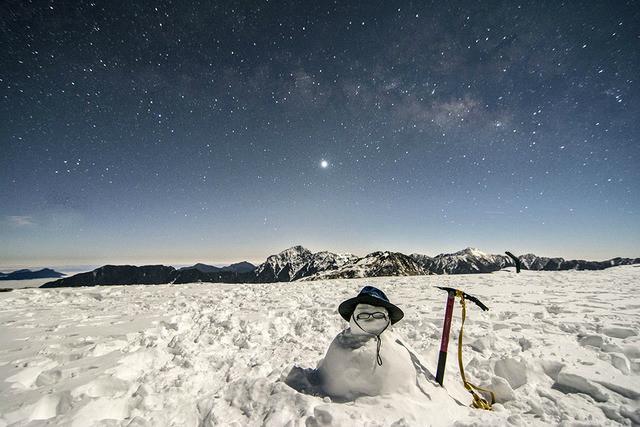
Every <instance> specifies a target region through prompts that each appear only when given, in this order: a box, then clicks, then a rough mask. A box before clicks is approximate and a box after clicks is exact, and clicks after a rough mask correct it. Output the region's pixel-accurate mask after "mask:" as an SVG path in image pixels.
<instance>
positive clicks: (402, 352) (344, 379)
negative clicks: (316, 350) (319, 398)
mask: <svg viewBox="0 0 640 427" xmlns="http://www.w3.org/2000/svg"><path fill="white" fill-rule="evenodd" d="M338 312H339V313H340V316H342V318H343V319H345V320H346V321H347V322H349V328H347V329H345V330H343V331H342V332H340V333H339V334H338V335H337V336H336V337H335V338H334V340H333V341H332V342H331V345H330V346H329V349H328V350H327V354H326V356H325V358H324V359H323V360H322V361H321V362H320V365H319V367H318V374H319V380H320V383H321V387H322V390H323V391H324V393H325V394H327V395H329V396H331V397H334V398H339V399H346V400H352V399H355V398H357V397H360V396H378V395H382V394H387V393H396V392H410V391H411V390H413V389H414V388H415V386H416V381H417V373H416V368H415V367H414V363H413V362H412V358H411V355H410V353H409V351H408V349H407V348H406V347H405V346H404V345H402V343H401V341H400V340H398V339H397V337H396V336H395V335H394V334H393V332H392V331H391V327H392V325H394V324H395V323H397V322H399V321H400V320H401V319H402V318H403V317H404V313H403V312H402V310H401V309H400V308H398V307H397V306H395V305H394V304H392V303H391V302H390V301H389V299H388V298H387V296H386V295H385V294H384V292H382V291H381V290H380V289H377V288H375V287H373V286H365V287H364V288H362V290H361V291H360V293H359V294H358V295H357V296H356V297H354V298H350V299H348V300H346V301H344V302H342V303H341V304H340V306H339V307H338Z"/></svg>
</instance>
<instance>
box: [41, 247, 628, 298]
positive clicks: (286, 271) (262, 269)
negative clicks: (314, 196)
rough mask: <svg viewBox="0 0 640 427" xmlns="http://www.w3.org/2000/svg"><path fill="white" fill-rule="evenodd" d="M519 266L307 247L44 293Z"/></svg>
mask: <svg viewBox="0 0 640 427" xmlns="http://www.w3.org/2000/svg"><path fill="white" fill-rule="evenodd" d="M517 259H518V260H519V262H520V264H521V268H522V269H525V270H546V271H556V270H602V269H605V268H608V267H613V266H616V265H628V264H640V258H634V259H632V258H613V259H610V260H607V261H584V260H565V259H564V258H547V257H539V256H537V255H534V254H526V255H521V256H519V257H517ZM514 265H515V262H514V260H513V259H512V258H510V257H509V256H506V255H491V254H486V253H484V252H482V251H479V250H478V249H475V248H466V249H463V250H461V251H458V252H454V253H451V254H440V255H436V256H434V257H430V256H427V255H422V254H416V253H414V254H411V255H405V254H402V253H400V252H389V251H384V252H383V251H377V252H372V253H370V254H367V255H365V256H363V257H359V256H357V255H353V254H349V253H338V254H336V253H332V252H327V251H321V252H315V253H313V252H311V251H310V250H308V249H306V248H304V247H302V246H293V247H291V248H288V249H286V250H284V251H282V252H280V253H278V254H275V255H271V256H269V257H268V258H267V259H266V261H265V262H263V263H262V264H260V265H257V266H254V265H253V264H251V263H249V262H246V261H243V262H240V263H236V264H231V265H229V266H226V267H214V266H211V265H207V264H200V263H199V264H195V265H193V266H191V267H183V268H180V269H175V268H174V267H171V266H164V265H144V266H140V267H137V266H132V265H105V266H102V267H100V268H97V269H95V270H93V271H90V272H87V273H80V274H76V275H74V276H71V277H65V278H62V279H58V280H55V281H52V282H47V283H45V284H44V285H42V286H41V288H57V287H75V286H96V285H130V284H164V283H174V284H182V283H194V282H214V283H215V282H217V283H271V282H291V281H311V280H323V279H338V278H343V279H350V278H358V277H376V276H418V275H427V274H474V273H490V272H493V271H498V270H501V269H503V268H505V267H512V266H514Z"/></svg>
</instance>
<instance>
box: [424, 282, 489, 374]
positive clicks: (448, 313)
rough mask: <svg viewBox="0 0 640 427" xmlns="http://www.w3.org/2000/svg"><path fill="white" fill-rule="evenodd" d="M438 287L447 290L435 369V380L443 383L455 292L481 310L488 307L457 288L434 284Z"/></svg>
mask: <svg viewBox="0 0 640 427" xmlns="http://www.w3.org/2000/svg"><path fill="white" fill-rule="evenodd" d="M436 287H437V288H438V289H442V290H443V291H446V292H447V308H446V310H445V313H444V324H443V326H442V339H441V341H440V354H439V356H438V370H437V371H436V381H437V382H438V384H440V385H443V381H444V369H445V365H446V363H447V348H448V347H449V332H450V331H451V318H452V317H453V304H454V302H455V298H456V294H457V293H458V292H459V293H460V294H462V297H463V298H464V299H467V300H469V301H472V302H473V303H474V304H476V305H477V306H478V307H480V308H481V309H482V310H484V311H487V310H489V308H488V307H487V306H486V305H484V304H483V303H482V302H481V301H480V300H479V299H478V298H476V297H474V296H473V295H469V294H467V293H465V292H462V291H460V290H458V289H454V288H447V287H444V286H436Z"/></svg>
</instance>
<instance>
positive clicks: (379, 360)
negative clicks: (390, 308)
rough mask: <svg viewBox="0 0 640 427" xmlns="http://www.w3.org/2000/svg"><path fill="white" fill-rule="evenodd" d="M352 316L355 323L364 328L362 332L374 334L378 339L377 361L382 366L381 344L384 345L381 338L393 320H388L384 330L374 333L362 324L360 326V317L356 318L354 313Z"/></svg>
mask: <svg viewBox="0 0 640 427" xmlns="http://www.w3.org/2000/svg"><path fill="white" fill-rule="evenodd" d="M351 317H352V318H353V321H354V322H355V324H356V325H358V328H360V329H361V330H362V332H364V333H365V334H367V335H373V336H374V337H376V341H377V343H376V362H377V363H378V366H382V357H380V346H381V345H382V341H381V340H380V335H382V333H383V332H384V331H386V330H387V328H388V327H389V325H390V324H391V320H388V321H387V324H386V325H385V326H384V328H382V330H381V331H380V332H379V333H378V334H372V333H371V332H369V331H365V330H364V328H363V327H362V326H360V323H358V319H356V316H355V315H353V314H352V315H351Z"/></svg>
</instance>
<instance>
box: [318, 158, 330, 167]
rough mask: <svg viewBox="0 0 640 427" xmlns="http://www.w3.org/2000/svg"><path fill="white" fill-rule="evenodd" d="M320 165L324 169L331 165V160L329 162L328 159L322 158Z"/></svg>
mask: <svg viewBox="0 0 640 427" xmlns="http://www.w3.org/2000/svg"><path fill="white" fill-rule="evenodd" d="M320 167H321V168H323V169H326V168H328V167H329V162H327V161H326V160H321V161H320Z"/></svg>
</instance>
